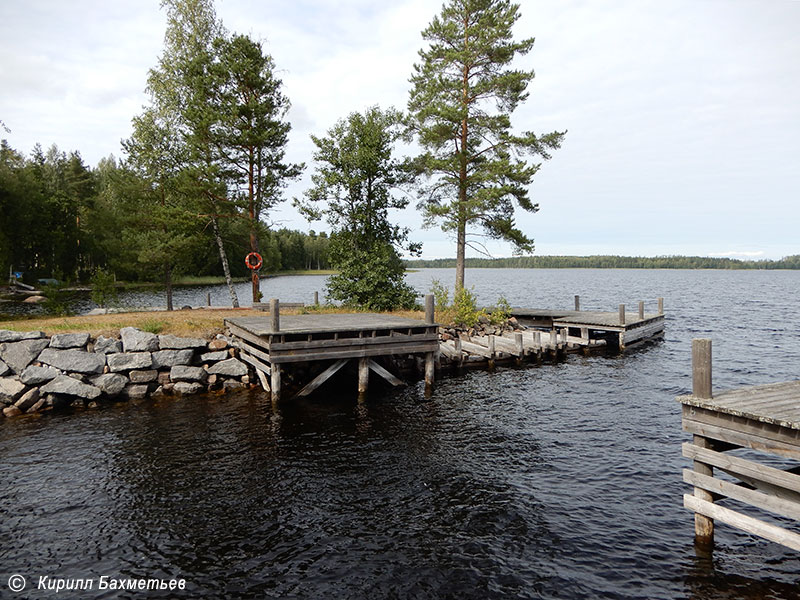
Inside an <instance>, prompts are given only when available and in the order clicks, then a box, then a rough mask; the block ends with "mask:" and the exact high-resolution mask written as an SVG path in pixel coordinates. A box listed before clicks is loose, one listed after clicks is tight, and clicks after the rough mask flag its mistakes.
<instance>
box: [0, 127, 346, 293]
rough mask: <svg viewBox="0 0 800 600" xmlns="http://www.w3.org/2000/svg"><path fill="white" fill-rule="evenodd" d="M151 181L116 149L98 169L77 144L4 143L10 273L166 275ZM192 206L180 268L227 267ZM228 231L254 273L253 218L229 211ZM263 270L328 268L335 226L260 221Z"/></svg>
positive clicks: (236, 271) (207, 270)
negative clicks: (157, 248)
mask: <svg viewBox="0 0 800 600" xmlns="http://www.w3.org/2000/svg"><path fill="white" fill-rule="evenodd" d="M149 193H150V190H149V189H148V186H147V185H146V182H145V181H144V180H142V179H141V178H140V177H139V176H138V175H137V174H136V173H135V172H134V171H133V170H131V169H130V168H129V167H127V166H126V165H125V164H121V163H119V162H118V161H117V160H116V159H114V157H108V158H104V159H102V160H101V161H100V162H99V163H98V165H97V167H96V168H91V167H88V166H86V165H85V164H84V162H83V160H82V158H81V155H80V153H79V152H77V151H72V152H63V151H61V150H59V149H58V148H57V147H56V146H51V147H50V148H49V149H48V150H47V151H43V150H42V148H41V147H39V146H36V147H35V148H34V150H33V152H32V153H31V155H30V156H29V157H25V156H23V155H22V154H21V153H19V152H17V151H16V150H14V149H12V148H11V147H10V146H9V145H8V144H7V143H6V142H5V141H2V142H0V274H3V277H5V275H6V274H7V273H8V272H9V268H13V269H14V270H15V271H24V272H25V273H26V277H28V278H30V279H34V280H35V279H37V278H41V277H48V278H50V277H52V278H55V279H58V280H61V281H83V282H85V281H88V280H89V279H90V278H91V277H92V275H93V274H94V272H95V270H96V269H97V268H98V267H101V268H103V269H106V270H108V271H111V272H113V273H114V274H115V275H116V277H117V278H118V279H120V280H125V281H160V280H161V279H162V277H161V273H160V271H159V270H158V268H157V267H158V265H153V264H149V263H148V262H147V261H146V260H142V257H145V258H146V257H147V254H148V252H149V251H152V248H151V247H150V246H149V244H150V243H151V240H150V239H149V238H148V236H147V233H148V231H149V229H150V228H151V223H150V222H149V221H148V219H147V218H146V217H148V214H147V211H143V210H142V207H143V206H146V205H147V203H146V202H145V196H146V195H147V194H149ZM196 216H197V215H196V214H193V213H192V211H191V210H188V209H187V210H186V212H185V214H184V215H183V217H181V215H176V219H179V220H180V219H183V220H184V221H185V224H186V227H182V228H181V236H182V240H183V243H182V245H181V251H180V252H179V253H177V254H175V255H174V256H173V259H174V262H175V265H176V270H177V271H178V272H180V273H190V274H192V275H219V274H220V272H219V271H220V270H219V253H218V249H217V244H216V241H215V239H214V232H213V228H212V227H210V226H209V222H208V220H207V219H206V220H203V219H197V218H196ZM219 230H220V237H221V238H222V240H223V244H224V246H225V249H226V251H227V254H228V255H229V256H230V257H231V258H232V260H231V264H230V268H231V271H232V274H233V276H234V277H244V276H246V275H248V274H249V271H248V269H247V267H246V266H245V264H244V256H245V255H246V254H247V253H248V252H249V248H250V224H249V223H248V222H247V221H246V220H243V219H233V218H228V219H219ZM259 240H260V250H261V254H262V256H263V258H264V265H263V267H262V270H261V271H262V273H274V272H276V271H285V270H303V269H327V268H329V267H330V263H329V260H328V245H329V243H330V239H329V237H328V234H326V233H324V232H323V233H320V234H317V233H315V232H314V231H311V232H309V233H303V232H300V231H292V230H289V229H270V228H268V227H267V226H266V225H264V224H260V230H259Z"/></svg>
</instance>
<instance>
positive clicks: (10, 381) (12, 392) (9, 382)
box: [0, 377, 28, 404]
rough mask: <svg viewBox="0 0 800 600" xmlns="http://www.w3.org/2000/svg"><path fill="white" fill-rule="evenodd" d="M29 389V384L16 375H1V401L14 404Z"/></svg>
mask: <svg viewBox="0 0 800 600" xmlns="http://www.w3.org/2000/svg"><path fill="white" fill-rule="evenodd" d="M27 391H28V388H27V386H25V384H24V383H22V382H21V381H19V380H18V379H17V378H16V377H0V402H3V403H4V404H13V403H14V402H16V401H17V398H19V397H20V396H22V394H24V393H25V392H27Z"/></svg>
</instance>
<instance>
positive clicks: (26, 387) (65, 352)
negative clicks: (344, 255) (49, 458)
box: [0, 327, 253, 417]
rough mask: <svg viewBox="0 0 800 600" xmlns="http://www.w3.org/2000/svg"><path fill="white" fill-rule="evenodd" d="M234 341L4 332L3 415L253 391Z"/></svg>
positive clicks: (125, 332)
mask: <svg viewBox="0 0 800 600" xmlns="http://www.w3.org/2000/svg"><path fill="white" fill-rule="evenodd" d="M251 381H253V380H252V378H251V373H250V368H249V367H248V365H247V364H245V363H244V362H242V361H240V360H239V359H238V350H237V349H236V348H235V347H233V346H232V344H231V340H230V339H228V338H226V337H225V336H222V335H218V336H216V337H215V338H214V339H211V340H206V339H202V338H188V337H177V336H174V335H156V334H154V333H149V332H147V331H142V330H140V329H136V328H134V327H125V328H123V329H121V330H120V332H119V338H114V337H111V338H106V337H104V336H102V335H101V336H98V337H96V338H93V337H92V336H91V335H90V334H89V333H64V334H56V335H53V336H52V337H47V336H46V335H45V334H44V332H41V331H31V332H17V331H8V330H0V407H2V412H3V415H5V416H6V417H14V416H18V415H22V414H30V413H35V412H43V411H48V410H53V409H56V408H61V407H65V406H76V407H89V408H96V407H98V406H100V405H101V404H102V403H104V402H114V401H124V400H140V399H144V398H151V397H159V396H186V395H191V394H200V393H204V392H209V391H221V392H227V391H231V390H236V389H242V388H244V387H247V386H249V385H250V384H251Z"/></svg>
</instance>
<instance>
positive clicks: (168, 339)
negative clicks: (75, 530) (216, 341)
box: [158, 334, 206, 350]
mask: <svg viewBox="0 0 800 600" xmlns="http://www.w3.org/2000/svg"><path fill="white" fill-rule="evenodd" d="M158 345H159V347H160V348H161V349H162V350H185V349H186V348H205V347H206V341H205V340H201V339H200V338H182V337H178V336H176V335H171V334H167V335H160V336H158Z"/></svg>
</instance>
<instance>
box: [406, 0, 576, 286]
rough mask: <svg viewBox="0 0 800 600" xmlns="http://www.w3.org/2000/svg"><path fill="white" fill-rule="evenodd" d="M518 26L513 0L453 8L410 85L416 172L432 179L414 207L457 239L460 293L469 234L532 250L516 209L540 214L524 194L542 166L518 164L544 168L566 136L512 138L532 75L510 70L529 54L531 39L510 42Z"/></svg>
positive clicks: (473, 1)
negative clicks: (533, 160)
mask: <svg viewBox="0 0 800 600" xmlns="http://www.w3.org/2000/svg"><path fill="white" fill-rule="evenodd" d="M518 18H519V6H518V5H516V4H512V3H511V2H509V0H450V1H449V2H447V3H446V4H445V5H444V6H443V7H442V11H441V14H440V15H438V16H436V17H435V18H434V19H433V21H431V23H430V25H429V26H428V27H427V28H426V29H425V30H424V31H423V32H422V37H423V38H424V39H425V40H426V41H427V42H429V44H430V46H429V47H428V48H426V49H424V50H421V51H420V53H419V55H420V59H421V61H420V63H419V64H416V65H414V74H413V75H412V77H411V83H412V85H413V88H412V90H411V94H410V98H409V102H408V108H409V111H410V113H411V116H412V118H411V121H410V127H411V130H412V131H413V132H414V133H416V135H417V139H418V140H419V144H420V146H421V147H422V150H423V152H422V153H421V154H420V155H419V156H417V158H416V159H415V160H414V161H413V166H414V168H415V169H416V172H417V173H418V174H419V175H423V176H425V177H426V178H427V179H429V180H432V183H431V185H429V186H427V187H423V188H421V190H420V199H421V202H420V207H421V208H422V209H423V210H424V212H425V216H426V223H427V225H432V224H433V223H434V222H439V223H440V224H441V227H442V229H443V230H444V231H446V232H452V233H454V234H455V235H456V254H457V267H456V269H457V270H456V287H457V288H458V287H462V286H463V283H464V257H465V248H466V245H467V233H468V229H469V228H470V227H471V226H478V227H479V228H481V229H482V230H483V231H484V232H485V233H486V234H487V235H489V236H490V237H492V238H497V239H504V240H507V241H509V242H511V243H512V244H514V246H515V247H516V248H517V250H518V251H520V252H530V251H532V250H533V241H532V240H531V239H530V238H528V237H527V236H526V235H525V233H523V232H522V231H521V230H520V229H519V228H518V227H516V225H515V222H514V207H515V205H517V206H519V207H520V208H522V209H524V210H527V211H530V212H536V210H538V205H536V204H534V203H533V202H532V201H531V199H530V196H529V194H528V186H529V185H530V183H531V182H532V180H533V176H534V175H535V174H536V172H537V170H538V169H539V164H530V163H528V162H527V161H526V160H525V159H524V155H526V154H527V155H531V156H540V157H542V158H544V159H547V158H549V151H550V150H551V149H555V148H558V147H559V146H560V144H561V140H562V138H563V136H564V133H561V132H553V133H548V134H545V135H541V136H538V135H536V134H534V133H533V132H530V131H525V132H522V133H521V134H515V133H513V132H512V130H511V113H512V112H513V111H514V110H515V109H516V107H517V106H518V105H519V103H521V102H523V101H524V100H525V99H526V98H527V97H528V93H527V91H526V89H527V87H528V84H529V83H530V81H531V80H532V79H533V71H523V70H517V69H513V68H510V65H511V63H512V61H513V60H514V59H515V57H516V56H518V55H519V56H524V55H525V54H527V53H528V52H529V51H530V50H531V49H532V48H533V38H529V39H525V40H522V41H519V42H516V41H514V40H513V39H512V27H513V25H514V23H515V22H516V21H517V19H518ZM492 107H495V110H492Z"/></svg>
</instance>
